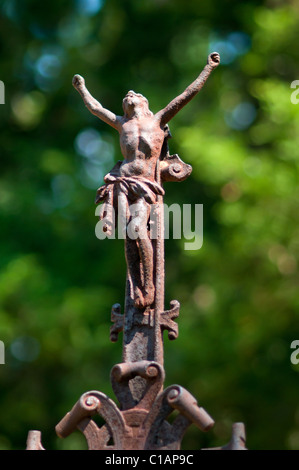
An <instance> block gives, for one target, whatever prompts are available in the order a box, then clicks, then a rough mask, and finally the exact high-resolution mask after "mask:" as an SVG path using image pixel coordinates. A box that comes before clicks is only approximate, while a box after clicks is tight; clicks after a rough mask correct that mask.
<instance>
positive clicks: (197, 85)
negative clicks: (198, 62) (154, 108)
mask: <svg viewBox="0 0 299 470" xmlns="http://www.w3.org/2000/svg"><path fill="white" fill-rule="evenodd" d="M219 63H220V55H219V54H218V52H213V53H212V54H210V55H209V57H208V61H207V65H206V66H205V68H204V69H203V71H202V72H201V74H200V75H199V76H198V77H197V79H196V80H195V81H194V82H193V83H191V85H189V86H188V87H187V88H186V90H185V91H184V92H183V93H181V94H180V95H179V96H177V97H176V98H174V99H173V100H172V101H171V102H170V103H169V104H168V105H167V106H166V108H164V109H162V110H161V111H159V112H158V113H157V114H156V116H157V118H158V119H160V120H161V124H162V125H165V124H167V122H169V121H170V120H171V119H172V118H173V117H174V116H175V115H176V114H177V113H178V112H179V111H180V110H181V109H182V108H183V107H184V106H185V105H186V104H187V103H189V101H191V100H192V98H193V97H194V96H195V95H196V94H197V93H198V92H199V91H200V90H201V89H202V87H203V86H204V84H205V82H206V81H207V79H208V77H209V75H210V74H211V72H212V70H214V69H215V68H216V67H218V65H219Z"/></svg>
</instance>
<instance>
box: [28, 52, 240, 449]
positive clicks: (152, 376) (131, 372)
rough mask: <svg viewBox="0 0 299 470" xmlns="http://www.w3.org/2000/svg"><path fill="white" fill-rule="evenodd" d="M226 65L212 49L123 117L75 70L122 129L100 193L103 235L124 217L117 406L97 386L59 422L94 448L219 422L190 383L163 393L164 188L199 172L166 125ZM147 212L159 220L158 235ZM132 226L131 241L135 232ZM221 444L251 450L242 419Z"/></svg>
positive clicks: (144, 444)
mask: <svg viewBox="0 0 299 470" xmlns="http://www.w3.org/2000/svg"><path fill="white" fill-rule="evenodd" d="M219 62H220V57H219V54H218V53H212V54H210V55H209V57H208V61H207V65H206V66H205V67H204V69H203V71H202V72H201V73H200V75H199V76H198V78H197V79H196V80H195V81H194V82H193V83H192V84H191V85H189V86H188V87H187V88H186V90H185V91H184V92H183V93H182V94H181V95H179V96H177V97H176V98H175V99H174V100H172V101H171V102H170V103H169V104H168V105H167V106H166V107H165V108H163V109H162V110H160V111H159V112H158V113H156V114H154V113H152V112H151V111H150V110H149V106H148V101H147V99H146V98H145V97H144V96H142V95H141V94H139V93H135V92H133V91H132V90H131V91H129V92H128V93H127V94H126V96H125V98H124V100H123V110H124V115H123V116H117V115H115V114H114V113H112V112H111V111H109V110H107V109H105V108H104V107H103V106H102V105H101V104H100V103H99V102H98V101H97V100H95V99H94V98H93V97H92V95H91V94H90V93H89V91H88V90H87V88H86V86H85V81H84V79H83V78H82V77H80V76H79V75H76V76H75V77H74V79H73V85H74V87H75V88H76V89H77V90H78V92H79V93H80V95H81V96H82V98H83V101H84V103H85V105H86V106H87V108H88V109H89V111H91V112H92V113H93V114H94V115H96V116H97V117H98V118H100V119H101V120H103V121H104V122H106V123H107V124H108V125H110V126H112V127H113V128H114V129H116V130H117V131H118V132H119V135H120V148H121V152H122V155H123V158H124V160H123V161H119V162H117V163H116V165H115V166H114V167H113V168H112V170H111V171H110V172H109V173H108V174H107V175H106V176H105V178H104V185H103V186H101V187H100V188H99V189H98V191H97V197H96V203H102V207H101V211H100V220H101V221H103V231H104V232H106V234H110V233H112V231H113V230H114V229H115V214H118V215H120V219H119V220H123V221H124V228H125V230H124V231H125V237H124V239H125V256H126V262H127V279H126V296H125V305H124V313H123V314H122V312H121V306H120V305H119V304H114V305H113V306H112V310H111V321H112V323H113V325H112V326H111V329H110V339H111V341H113V342H115V341H117V340H118V336H119V334H120V333H122V337H123V339H122V341H123V357H122V361H123V362H122V363H120V364H116V365H115V366H114V367H113V368H112V370H111V384H112V388H113V391H114V394H115V396H116V398H117V399H118V401H119V406H117V405H116V404H115V403H114V402H113V401H112V400H111V399H110V398H109V397H107V396H106V395H105V394H103V393H101V392H99V391H90V392H87V393H85V394H83V395H82V396H81V398H80V399H79V400H78V402H77V403H76V404H75V405H74V407H73V408H72V410H71V411H70V412H69V413H67V415H66V416H65V417H64V418H63V419H62V420H61V421H60V422H59V423H58V424H57V426H56V432H57V434H58V436H60V437H61V438H66V437H67V436H69V435H70V434H71V433H72V432H74V431H75V430H76V429H79V430H80V431H81V432H82V433H83V434H84V436H85V438H86V441H87V444H88V448H89V449H91V450H100V449H102V450H109V449H110V450H111V449H115V450H116V449H117V450H142V449H154V450H159V449H160V450H162V449H180V445H181V440H182V438H183V435H184V433H185V431H186V429H187V428H188V427H189V426H190V425H191V424H195V425H196V426H197V427H198V428H199V429H200V430H201V431H203V432H207V431H209V430H210V429H211V428H212V427H213V425H214V420H213V419H212V418H211V417H210V415H209V414H208V413H207V412H206V411H205V410H204V409H203V408H202V407H201V406H198V404H197V401H196V399H195V398H194V397H193V396H192V395H191V394H190V393H189V392H188V391H187V390H185V389H184V388H183V387H181V386H179V385H172V386H170V387H167V388H166V389H165V390H164V389H163V384H164V379H165V372H164V368H163V362H164V358H163V332H164V331H167V332H168V337H169V339H170V340H173V339H176V338H177V337H178V325H177V324H176V323H175V321H174V320H175V319H176V318H177V317H178V316H179V309H180V304H179V302H178V301H177V300H173V301H171V303H170V309H169V310H165V306H164V276H165V274H164V232H163V230H164V213H163V196H164V188H163V184H164V183H165V182H167V181H174V182H177V181H183V180H184V179H186V178H187V177H188V176H189V175H190V174H191V171H192V167H191V166H190V165H188V164H186V163H184V162H183V161H182V160H181V159H180V157H179V156H178V155H177V154H174V155H170V152H169V147H168V140H169V138H170V137H171V134H170V130H169V127H168V122H169V121H170V120H171V119H172V118H173V117H174V116H175V115H176V114H177V112H178V111H180V110H181V109H182V108H183V106H185V105H186V104H187V103H188V102H189V101H190V100H191V99H192V98H193V97H194V96H195V95H196V94H197V93H198V92H199V91H200V90H201V88H202V87H203V85H204V83H205V82H206V80H207V78H208V77H209V75H210V73H211V72H212V71H213V70H214V69H215V68H216V67H217V66H218V65H219ZM133 206H134V207H135V209H134V210H135V212H132V207H133ZM136 208H137V210H136ZM150 211H153V214H154V220H155V229H156V237H153V238H152V237H151V233H150V230H149V223H150V220H149V214H150ZM129 226H130V227H131V229H132V230H133V233H134V235H135V236H134V237H132V236H129V234H128V227H129ZM174 411H176V412H177V413H178V414H177V416H176V418H175V419H174V421H173V422H172V423H171V424H170V423H169V422H168V421H167V419H168V417H169V416H170V415H171V413H172V412H174ZM96 415H100V416H101V417H102V418H103V419H104V421H105V424H104V425H103V426H101V427H99V426H98V424H97V423H96V422H95V421H94V420H93V418H94V417H95V416H96ZM27 448H28V449H42V448H43V447H42V445H41V440H40V434H37V432H36V431H31V432H30V434H29V436H28V441H27ZM224 448H227V449H228V448H229V449H239V448H245V431H244V428H243V427H242V425H241V424H240V423H237V424H236V425H234V427H233V435H232V439H231V442H230V443H229V444H228V445H227V446H225V447H223V449H224Z"/></svg>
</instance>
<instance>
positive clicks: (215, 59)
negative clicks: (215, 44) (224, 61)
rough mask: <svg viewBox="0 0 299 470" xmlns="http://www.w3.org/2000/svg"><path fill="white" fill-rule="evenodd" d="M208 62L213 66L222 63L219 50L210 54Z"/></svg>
mask: <svg viewBox="0 0 299 470" xmlns="http://www.w3.org/2000/svg"><path fill="white" fill-rule="evenodd" d="M208 64H209V65H210V66H211V67H213V68H216V67H218V65H219V64H220V54H218V52H212V53H211V54H210V55H209V56H208Z"/></svg>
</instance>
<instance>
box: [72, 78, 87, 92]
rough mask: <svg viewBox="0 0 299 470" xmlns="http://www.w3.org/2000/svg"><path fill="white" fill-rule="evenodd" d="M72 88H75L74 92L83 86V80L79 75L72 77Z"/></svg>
mask: <svg viewBox="0 0 299 470" xmlns="http://www.w3.org/2000/svg"><path fill="white" fill-rule="evenodd" d="M72 83H73V86H74V87H75V88H76V90H79V89H80V88H83V87H84V86H85V80H84V78H83V77H81V75H78V74H76V75H74V77H73V82H72Z"/></svg>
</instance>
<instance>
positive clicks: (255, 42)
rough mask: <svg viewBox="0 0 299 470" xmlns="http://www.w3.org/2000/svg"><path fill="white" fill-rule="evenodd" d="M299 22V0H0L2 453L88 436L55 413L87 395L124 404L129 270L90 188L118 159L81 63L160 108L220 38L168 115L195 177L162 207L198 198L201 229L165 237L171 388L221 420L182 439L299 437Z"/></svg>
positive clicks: (189, 442) (199, 443)
mask: <svg viewBox="0 0 299 470" xmlns="http://www.w3.org/2000/svg"><path fill="white" fill-rule="evenodd" d="M298 21H299V7H298V3H297V2H295V0H293V1H291V0H289V1H288V2H284V1H282V0H264V1H261V2H258V1H249V0H245V1H244V2H237V1H233V0H231V1H228V0H226V1H223V2H218V1H216V0H209V1H202V2H198V1H197V0H190V1H189V2H185V1H183V0H171V1H170V0H144V1H142V2H140V1H137V0H136V1H135V0H124V1H119V0H106V1H104V0H87V1H82V0H76V1H75V0H63V1H61V0H60V1H58V0H53V1H52V2H47V4H44V3H42V2H38V1H37V0H23V1H22V2H17V1H16V0H1V2H0V51H1V59H0V61H1V67H0V74H1V75H0V79H1V80H2V81H3V82H4V84H5V105H0V126H1V133H0V139H1V140H0V141H1V175H0V209H1V211H0V218H1V232H0V237H1V244H0V252H1V258H0V259H1V261H0V339H1V340H2V341H4V343H5V347H6V364H5V365H0V410H1V413H0V448H2V449H22V448H24V447H25V443H26V437H27V432H28V430H30V429H40V430H41V431H42V436H43V444H44V445H45V447H46V448H48V449H71V448H85V444H84V440H83V439H81V436H80V435H79V434H74V435H73V436H71V437H69V438H68V439H67V440H65V441H62V440H59V439H58V438H57V437H56V435H55V431H54V427H55V425H56V424H57V422H58V421H59V420H60V419H61V418H62V417H63V416H64V415H65V413H66V412H67V411H68V410H69V409H70V408H71V407H72V406H73V404H74V403H75V402H76V401H77V399H78V398H79V397H80V395H81V394H82V393H84V392H85V391H87V390H90V389H99V390H101V391H103V392H104V393H107V394H109V395H110V396H111V397H112V398H114V396H113V393H112V390H111V386H110V382H109V373H110V370H111V368H112V366H113V365H114V364H115V363H117V362H120V361H121V341H119V343H117V344H112V343H110V342H109V328H110V309H111V305H112V304H113V303H115V302H120V303H123V297H124V284H125V271H126V266H125V261H124V254H123V243H122V241H121V240H115V241H112V240H104V241H99V240H98V239H97V238H96V237H95V234H94V227H95V224H96V218H95V215H94V210H95V207H94V205H93V200H94V196H95V190H96V188H97V187H98V186H99V185H100V184H101V183H102V179H103V175H104V174H105V172H107V171H108V170H109V169H110V168H111V166H112V165H113V162H114V161H116V160H117V159H120V158H121V156H120V150H119V146H118V140H117V135H116V134H115V131H114V130H112V129H110V128H108V126H106V125H105V124H104V123H102V122H100V121H99V120H97V119H96V118H95V117H94V116H92V115H91V114H89V113H88V111H87V110H86V109H85V108H84V105H83V103H82V102H81V100H80V97H79V95H78V94H77V93H76V92H75V90H74V89H73V88H72V86H71V79H72V76H73V75H74V74H75V73H79V74H81V75H83V76H84V77H85V78H86V82H87V86H88V88H89V89H90V90H91V92H92V93H93V95H94V96H95V97H97V98H98V99H99V100H100V101H101V102H102V103H103V105H104V106H105V107H107V108H109V109H111V110H113V111H114V112H116V113H117V114H121V112H122V111H121V100H122V98H123V96H124V95H125V93H126V92H127V91H128V90H129V89H134V90H135V91H137V92H141V93H143V94H144V95H146V96H147V97H148V99H149V102H150V107H151V109H152V110H153V111H154V112H156V111H158V110H159V109H160V108H162V107H163V106H165V105H166V104H167V103H168V101H169V100H170V99H172V98H173V97H174V96H176V95H177V94H178V93H180V92H181V91H183V89H184V88H185V87H186V86H187V85H188V84H189V83H191V81H192V80H193V79H194V78H195V77H196V76H197V75H198V73H199V72H200V70H201V69H202V68H203V66H204V64H205V62H206V57H207V54H208V53H209V52H212V51H213V50H218V51H219V52H220V54H221V58H222V63H221V66H220V67H219V68H218V69H217V71H216V72H214V74H213V75H212V76H211V77H210V79H209V81H208V83H207V84H206V85H205V88H204V90H203V91H202V92H201V93H200V94H199V95H198V96H197V97H196V98H195V99H194V100H193V101H192V102H191V103H190V104H189V105H188V106H187V107H186V108H184V110H183V111H182V112H181V113H180V114H178V115H177V116H176V118H175V119H174V120H173V121H172V122H171V124H170V128H171V132H172V134H173V138H172V140H171V141H170V150H171V152H172V153H176V152H178V153H179V154H180V156H181V158H183V159H184V160H185V161H186V162H188V163H191V164H192V166H193V173H192V175H191V177H190V178H189V179H188V180H187V181H185V182H183V183H180V184H174V183H168V184H167V185H166V186H165V188H166V198H165V202H166V203H168V204H172V203H174V202H176V203H180V204H183V203H192V204H196V203H199V204H200V203H202V204H204V243H203V247H202V248H201V249H200V250H198V251H185V250H184V249H183V247H184V244H183V241H182V240H169V241H167V243H166V276H167V277H166V300H167V303H168V302H169V301H170V300H171V299H178V300H179V301H180V302H181V305H182V308H181V315H180V318H179V320H178V323H179V328H180V336H179V338H178V340H177V341H176V342H175V343H169V342H168V340H165V367H166V385H170V384H171V383H180V384H182V385H183V386H184V387H186V388H187V389H189V390H190V392H191V393H192V394H193V395H195V396H196V397H197V398H198V400H199V402H200V403H201V404H202V405H203V406H204V407H205V408H206V409H207V410H208V412H209V413H210V414H211V415H212V416H213V418H214V419H215V421H216V425H215V428H214V429H213V430H212V431H210V432H209V433H208V434H206V435H203V434H202V433H200V432H199V431H198V430H197V429H196V428H193V427H191V428H190V430H189V432H188V434H187V435H186V437H185V440H184V448H185V449H199V448H200V447H203V446H215V445H222V444H224V443H226V442H227V441H228V440H229V438H230V432H231V424H232V423H233V422H235V421H244V422H245V424H246V428H247V443H248V447H249V448H251V449H299V402H298V396H297V386H298V372H299V366H296V365H292V364H291V362H290V354H291V349H290V344H291V342H292V341H293V340H294V339H298V337H299V318H298V312H299V294H298V285H299V276H298V260H299V223H298V199H299V185H298V168H299V167H298V164H299V145H298V144H299V105H297V106H296V105H295V104H292V103H291V100H290V97H291V93H292V91H294V90H292V89H291V88H290V84H291V82H292V81H293V80H296V79H299V71H298V60H299V50H298V47H297V45H298V39H299V32H298V31H299V30H298Z"/></svg>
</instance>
